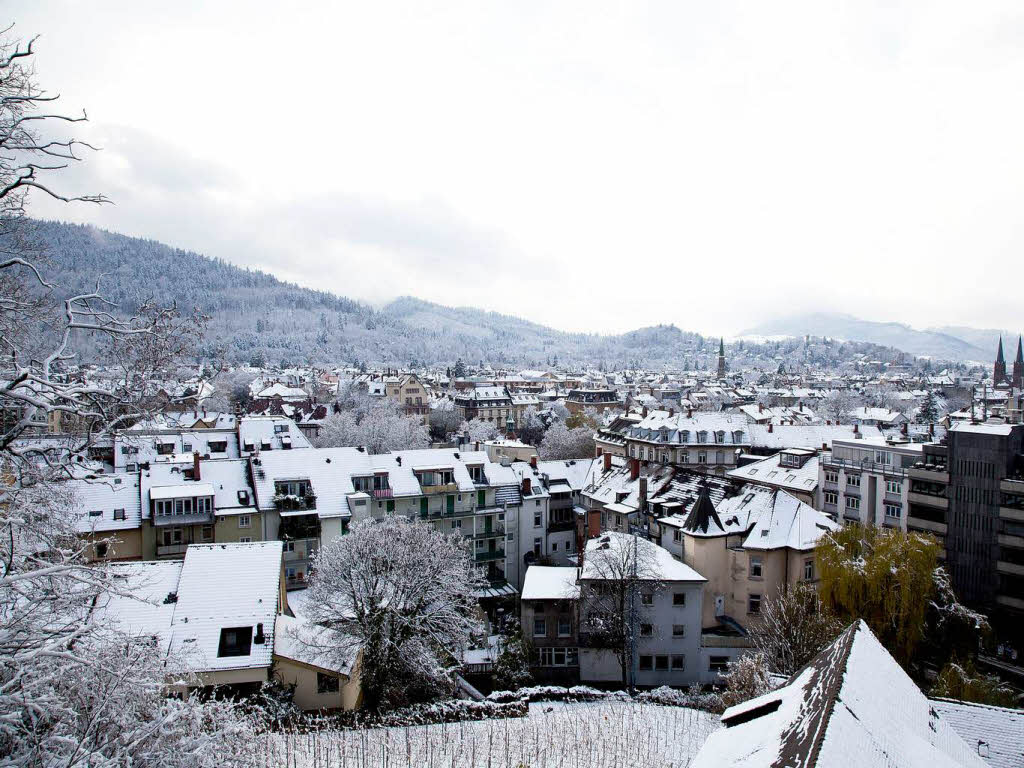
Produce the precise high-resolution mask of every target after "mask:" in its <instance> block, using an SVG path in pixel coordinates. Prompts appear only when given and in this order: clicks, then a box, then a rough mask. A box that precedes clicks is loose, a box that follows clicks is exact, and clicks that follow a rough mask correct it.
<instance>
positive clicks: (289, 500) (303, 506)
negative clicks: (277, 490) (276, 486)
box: [274, 493, 316, 512]
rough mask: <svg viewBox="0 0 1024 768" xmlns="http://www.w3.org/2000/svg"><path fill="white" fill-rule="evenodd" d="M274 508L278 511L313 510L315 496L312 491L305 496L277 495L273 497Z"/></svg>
mask: <svg viewBox="0 0 1024 768" xmlns="http://www.w3.org/2000/svg"><path fill="white" fill-rule="evenodd" d="M274 509H276V510H277V511H278V512H300V511H303V510H311V511H313V510H315V509H316V496H315V495H313V494H312V493H310V494H306V495H305V496H293V495H291V494H285V495H278V496H275V497H274Z"/></svg>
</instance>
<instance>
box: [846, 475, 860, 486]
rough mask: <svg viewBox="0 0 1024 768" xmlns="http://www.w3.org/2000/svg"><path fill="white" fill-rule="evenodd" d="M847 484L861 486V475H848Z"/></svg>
mask: <svg viewBox="0 0 1024 768" xmlns="http://www.w3.org/2000/svg"><path fill="white" fill-rule="evenodd" d="M846 484H847V485H849V486H851V487H853V488H860V475H847V476H846Z"/></svg>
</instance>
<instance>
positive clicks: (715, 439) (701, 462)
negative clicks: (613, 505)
mask: <svg viewBox="0 0 1024 768" xmlns="http://www.w3.org/2000/svg"><path fill="white" fill-rule="evenodd" d="M747 429H748V425H747V420H746V418H745V417H743V416H741V415H737V414H728V415H727V414H722V413H694V412H693V411H688V412H686V413H679V414H676V413H673V412H672V411H653V412H651V413H650V414H648V415H647V417H646V418H644V419H642V420H641V421H640V423H638V424H635V425H632V426H630V427H627V428H626V429H625V434H624V437H625V439H626V455H627V456H629V457H630V458H635V459H638V460H640V461H647V462H652V463H658V464H673V465H675V466H677V467H682V468H684V469H698V470H700V471H702V472H706V473H711V474H717V475H724V474H725V473H726V471H728V470H730V469H733V468H735V467H736V466H737V459H738V458H739V455H740V454H741V453H742V452H744V451H745V450H747V449H749V448H750V436H749V434H748V431H747Z"/></svg>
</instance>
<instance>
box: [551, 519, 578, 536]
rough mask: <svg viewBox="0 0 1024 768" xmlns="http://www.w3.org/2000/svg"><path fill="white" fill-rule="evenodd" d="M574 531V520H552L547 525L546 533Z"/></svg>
mask: <svg viewBox="0 0 1024 768" xmlns="http://www.w3.org/2000/svg"><path fill="white" fill-rule="evenodd" d="M575 529H576V521H575V520H552V521H551V522H549V523H548V533H561V532H564V531H572V530H575Z"/></svg>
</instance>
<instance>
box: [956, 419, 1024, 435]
mask: <svg viewBox="0 0 1024 768" xmlns="http://www.w3.org/2000/svg"><path fill="white" fill-rule="evenodd" d="M1014 426H1016V425H1014V424H972V423H971V422H969V421H959V422H955V423H953V424H950V425H949V431H950V432H970V433H972V434H978V435H1009V434H1012V432H1013V428H1014Z"/></svg>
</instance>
